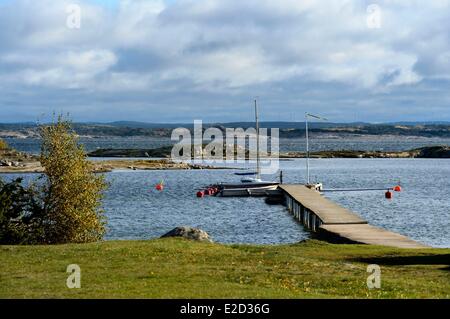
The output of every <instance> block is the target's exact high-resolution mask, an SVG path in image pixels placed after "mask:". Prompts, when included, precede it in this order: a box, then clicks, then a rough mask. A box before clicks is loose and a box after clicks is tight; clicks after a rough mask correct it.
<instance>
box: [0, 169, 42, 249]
mask: <svg viewBox="0 0 450 319" xmlns="http://www.w3.org/2000/svg"><path fill="white" fill-rule="evenodd" d="M38 198H39V196H37V193H36V191H35V189H34V188H33V187H27V188H25V187H23V186H22V179H21V178H19V179H16V180H14V181H12V182H9V183H5V182H3V181H2V180H0V244H30V243H39V242H41V241H42V239H43V238H44V236H43V231H44V229H43V228H42V221H43V219H42V217H43V210H42V205H41V204H40V203H39V201H38V200H37V199H38Z"/></svg>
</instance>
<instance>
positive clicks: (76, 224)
mask: <svg viewBox="0 0 450 319" xmlns="http://www.w3.org/2000/svg"><path fill="white" fill-rule="evenodd" d="M40 133H41V137H42V146H41V156H40V161H41V164H42V166H43V168H44V174H45V178H44V185H43V186H42V187H43V189H42V194H43V200H42V202H43V210H44V211H45V223H44V225H45V237H46V239H45V241H46V242H47V243H86V242H93V241H97V240H100V239H102V238H103V235H104V233H105V217H104V211H103V209H102V207H101V200H102V197H103V192H104V191H105V189H106V187H107V184H106V182H105V180H104V176H103V175H96V174H94V173H93V167H92V164H91V162H89V161H88V159H87V156H86V153H85V151H84V149H83V147H82V146H81V145H79V144H78V137H77V135H76V134H75V132H74V131H73V130H72V128H71V123H70V122H69V121H67V120H65V119H64V118H63V117H62V116H60V117H59V118H58V120H57V122H56V123H53V124H52V125H42V126H41V128H40Z"/></svg>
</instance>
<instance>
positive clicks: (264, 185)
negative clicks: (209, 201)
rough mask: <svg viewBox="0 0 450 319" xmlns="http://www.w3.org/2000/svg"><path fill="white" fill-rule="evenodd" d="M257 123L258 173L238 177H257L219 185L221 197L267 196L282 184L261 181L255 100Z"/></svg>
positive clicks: (257, 122) (257, 131)
mask: <svg viewBox="0 0 450 319" xmlns="http://www.w3.org/2000/svg"><path fill="white" fill-rule="evenodd" d="M255 122H256V172H255V173H237V175H253V176H255V177H244V178H242V179H241V183H240V184H224V183H222V184H219V185H217V186H218V187H219V189H220V191H219V193H218V195H219V196H266V195H267V193H266V192H267V191H273V190H276V189H277V188H278V185H280V183H278V182H269V181H263V180H262V179H261V156H260V150H259V119H258V103H257V100H256V99H255Z"/></svg>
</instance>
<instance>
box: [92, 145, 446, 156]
mask: <svg viewBox="0 0 450 319" xmlns="http://www.w3.org/2000/svg"><path fill="white" fill-rule="evenodd" d="M171 151H172V147H171V146H165V147H161V148H155V149H99V150H96V151H94V152H91V153H89V154H88V156H90V157H112V158H127V157H135V158H170V156H171ZM269 155H270V154H269ZM310 156H311V157H312V158H450V146H446V145H441V146H429V147H422V148H417V149H413V150H406V151H400V152H384V151H349V150H338V151H319V152H311V153H310ZM304 157H306V154H305V153H304V152H284V153H280V158H284V159H289V158H292V159H294V158H304Z"/></svg>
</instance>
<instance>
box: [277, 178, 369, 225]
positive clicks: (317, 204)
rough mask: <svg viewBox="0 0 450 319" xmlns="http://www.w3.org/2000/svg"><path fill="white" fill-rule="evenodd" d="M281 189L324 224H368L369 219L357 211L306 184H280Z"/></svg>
mask: <svg viewBox="0 0 450 319" xmlns="http://www.w3.org/2000/svg"><path fill="white" fill-rule="evenodd" d="M280 189H282V190H283V191H284V192H286V193H287V194H289V195H290V196H291V197H292V198H293V199H294V200H296V201H297V202H299V203H301V204H302V206H304V207H305V208H307V209H308V210H310V211H312V212H314V214H315V215H316V216H317V217H319V218H320V220H321V221H322V222H323V223H324V224H367V221H365V220H364V219H362V218H361V217H359V216H358V215H356V214H355V213H353V212H351V211H350V210H348V209H346V208H344V207H342V206H339V205H338V204H336V203H334V202H333V201H331V200H329V199H327V198H325V197H323V196H322V195H320V193H318V192H316V191H314V190H311V189H309V188H307V187H306V186H304V185H280Z"/></svg>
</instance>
